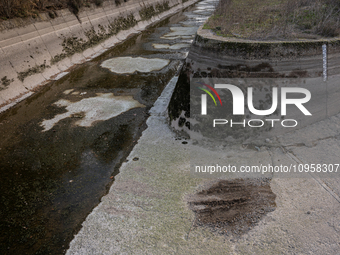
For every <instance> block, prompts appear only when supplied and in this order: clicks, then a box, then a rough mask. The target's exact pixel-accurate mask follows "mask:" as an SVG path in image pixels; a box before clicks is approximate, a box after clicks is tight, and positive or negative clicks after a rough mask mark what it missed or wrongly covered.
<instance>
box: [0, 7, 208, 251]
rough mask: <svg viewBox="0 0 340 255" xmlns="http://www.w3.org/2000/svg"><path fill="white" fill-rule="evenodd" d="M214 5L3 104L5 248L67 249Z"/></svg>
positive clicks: (0, 145) (0, 155)
mask: <svg viewBox="0 0 340 255" xmlns="http://www.w3.org/2000/svg"><path fill="white" fill-rule="evenodd" d="M213 8H214V1H203V2H200V3H198V4H196V6H191V7H189V8H188V9H186V10H184V11H183V12H180V13H178V14H175V15H173V16H171V17H169V18H167V19H165V20H163V21H161V22H159V23H158V24H156V25H154V26H152V27H150V28H148V29H146V30H145V31H144V32H142V33H140V34H138V35H135V36H133V37H131V38H129V39H128V40H126V41H125V42H123V43H121V44H120V45H118V46H116V47H114V48H112V49H111V50H109V51H107V52H105V53H104V54H102V55H101V56H99V57H97V58H95V59H93V60H91V61H89V62H86V63H84V64H82V65H77V66H75V67H73V68H72V70H71V71H70V72H69V73H67V74H66V75H65V76H63V77H62V78H60V79H59V80H56V81H53V82H50V83H49V84H47V85H46V86H44V87H43V88H42V89H41V90H39V91H38V92H36V93H35V94H34V95H33V96H31V97H29V98H27V99H26V100H24V101H22V102H20V103H19V104H17V105H16V106H14V107H12V108H11V109H9V110H7V111H5V112H3V113H1V115H0V172H1V178H0V190H1V220H0V222H1V225H0V226H1V234H0V236H1V237H0V240H1V248H0V250H1V253H2V254H15V253H16V254H61V253H64V252H65V251H66V249H67V248H68V245H69V242H70V241H71V240H72V238H73V236H74V235H75V234H76V233H77V232H78V231H79V229H80V225H81V223H82V222H83V220H84V219H85V217H86V216H87V215H88V214H89V213H90V212H91V210H92V209H93V208H94V207H95V206H96V205H97V204H98V203H99V201H100V198H101V197H102V196H103V195H105V194H106V193H107V191H108V188H109V187H110V185H111V184H112V183H113V182H114V176H115V175H116V174H117V173H118V172H119V167H120V165H121V164H122V162H124V161H125V160H126V157H127V155H128V154H129V152H130V151H131V149H132V148H133V146H134V145H135V144H136V143H138V138H139V137H140V135H141V132H142V131H143V130H144V129H145V128H146V119H147V118H148V111H149V109H150V108H151V106H152V105H153V104H154V102H155V100H156V99H157V98H158V96H159V95H160V94H161V92H162V90H163V88H164V87H165V86H166V84H167V83H168V82H169V81H170V79H171V78H172V77H173V76H175V75H176V74H177V73H178V70H179V68H180V66H181V64H182V62H183V60H184V59H185V57H186V55H187V52H188V49H189V46H190V44H191V42H192V40H193V38H194V35H195V33H196V30H197V28H198V26H199V25H201V24H202V22H204V20H205V19H206V18H207V17H208V16H209V15H210V14H211V12H212V10H213ZM133 160H138V158H136V159H133Z"/></svg>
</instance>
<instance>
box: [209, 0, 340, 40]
mask: <svg viewBox="0 0 340 255" xmlns="http://www.w3.org/2000/svg"><path fill="white" fill-rule="evenodd" d="M339 25H340V1H338V0H258V1H252V0H238V1H236V0H220V2H219V3H218V6H217V8H216V11H215V13H214V15H212V16H211V17H210V19H209V21H208V22H207V23H206V24H205V26H204V28H209V29H213V30H214V32H215V33H216V34H217V35H222V36H227V37H236V38H246V39H257V40H271V39H300V38H301V39H317V38H320V37H335V36H339V34H340V27H339Z"/></svg>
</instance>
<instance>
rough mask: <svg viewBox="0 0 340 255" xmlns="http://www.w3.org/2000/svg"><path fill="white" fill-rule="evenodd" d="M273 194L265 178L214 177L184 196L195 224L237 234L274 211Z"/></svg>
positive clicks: (219, 231) (248, 228)
mask: <svg viewBox="0 0 340 255" xmlns="http://www.w3.org/2000/svg"><path fill="white" fill-rule="evenodd" d="M275 198H276V195H275V194H274V193H273V192H272V190H271V188H270V180H269V179H260V180H258V179H256V180H255V179H245V180H241V179H236V180H218V181H214V182H212V183H211V182H210V183H208V184H207V185H206V186H205V187H203V188H202V189H201V190H200V191H198V192H197V193H196V194H193V195H190V196H188V197H187V202H188V205H189V208H190V209H191V210H193V211H194V212H195V215H196V218H195V222H194V226H195V227H208V228H209V229H210V230H212V231H214V232H218V233H219V234H226V235H233V236H236V237H238V236H240V235H242V234H244V233H246V232H248V231H249V230H250V229H251V228H252V227H254V226H255V225H256V223H258V222H259V221H261V219H263V217H264V216H265V215H266V214H267V213H269V212H272V211H274V210H275V207H276V204H275Z"/></svg>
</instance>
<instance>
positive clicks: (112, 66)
mask: <svg viewBox="0 0 340 255" xmlns="http://www.w3.org/2000/svg"><path fill="white" fill-rule="evenodd" d="M169 63H170V60H168V59H160V58H151V59H149V58H142V57H137V58H133V57H118V58H111V59H108V60H106V61H104V62H103V63H102V64H101V67H104V68H108V69H109V70H110V71H111V72H114V73H120V74H123V73H131V74H132V73H134V72H136V71H138V72H142V73H149V72H152V71H159V70H161V69H163V68H164V67H166V66H167V65H168V64H169Z"/></svg>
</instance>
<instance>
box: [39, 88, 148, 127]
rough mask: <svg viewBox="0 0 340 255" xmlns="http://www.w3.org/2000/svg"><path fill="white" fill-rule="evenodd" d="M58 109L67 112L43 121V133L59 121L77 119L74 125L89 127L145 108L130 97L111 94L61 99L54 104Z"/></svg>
mask: <svg viewBox="0 0 340 255" xmlns="http://www.w3.org/2000/svg"><path fill="white" fill-rule="evenodd" d="M54 104H55V105H57V106H59V107H66V110H67V112H65V113H62V114H58V115H56V116H55V117H54V118H53V119H49V120H44V121H43V122H42V123H41V126H42V127H43V128H44V130H43V131H47V130H50V129H52V128H53V126H54V125H55V124H57V123H58V122H59V121H60V120H62V119H65V118H69V117H74V118H79V120H78V121H76V122H74V125H77V126H80V127H90V126H91V125H92V124H93V123H94V122H96V121H103V120H108V119H111V118H113V117H116V116H118V115H119V114H121V113H123V112H126V111H128V110H130V109H132V108H137V107H145V105H143V104H140V103H139V102H138V101H136V100H134V99H133V98H132V96H114V95H113V93H97V97H90V98H85V99H82V100H80V101H78V102H70V101H68V100H65V99H61V100H59V101H57V102H56V103H54Z"/></svg>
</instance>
